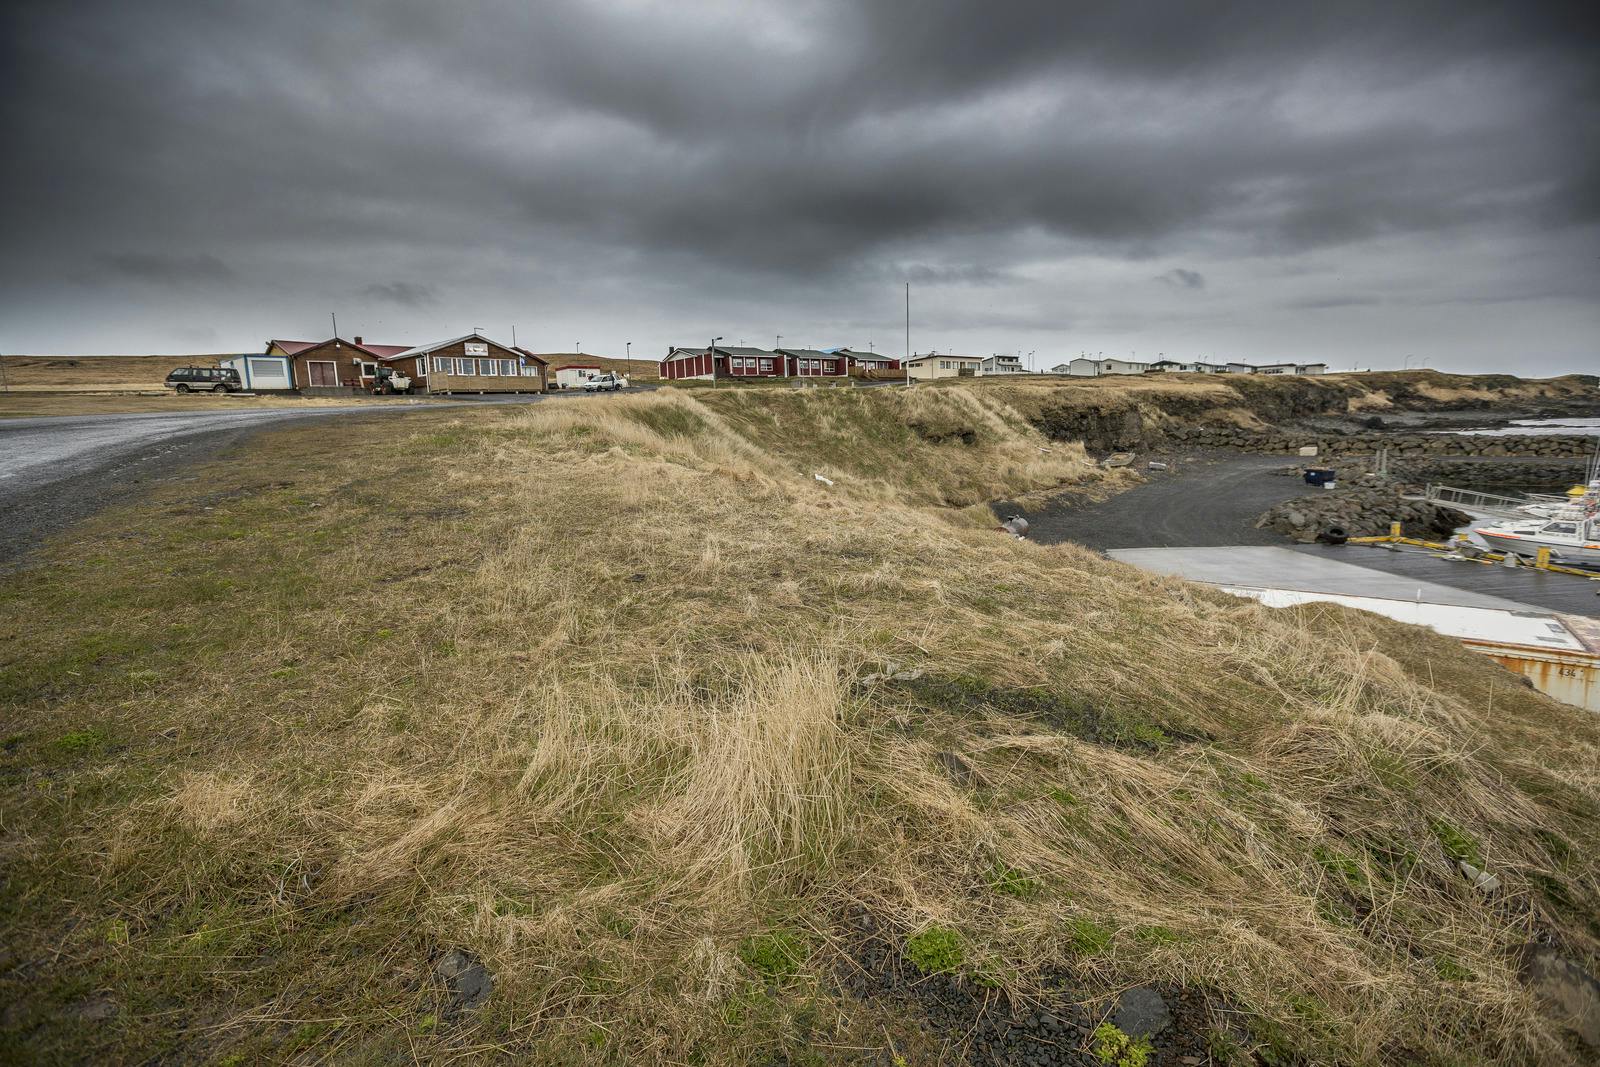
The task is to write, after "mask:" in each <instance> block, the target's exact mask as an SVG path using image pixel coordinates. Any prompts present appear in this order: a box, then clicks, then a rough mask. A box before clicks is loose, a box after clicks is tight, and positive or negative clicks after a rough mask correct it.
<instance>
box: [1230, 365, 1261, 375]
mask: <svg viewBox="0 0 1600 1067" xmlns="http://www.w3.org/2000/svg"><path fill="white" fill-rule="evenodd" d="M1222 366H1223V373H1224V374H1254V373H1255V372H1256V368H1255V364H1253V363H1224V364H1223V365H1222Z"/></svg>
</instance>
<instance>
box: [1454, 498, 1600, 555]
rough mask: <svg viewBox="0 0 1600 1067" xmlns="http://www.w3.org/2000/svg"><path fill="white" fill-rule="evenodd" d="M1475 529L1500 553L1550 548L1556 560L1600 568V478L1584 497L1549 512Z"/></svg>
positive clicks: (1520, 553)
mask: <svg viewBox="0 0 1600 1067" xmlns="http://www.w3.org/2000/svg"><path fill="white" fill-rule="evenodd" d="M1472 532H1473V533H1474V534H1476V535H1478V536H1479V537H1481V538H1482V539H1483V541H1484V543H1485V544H1487V545H1488V546H1489V547H1490V548H1492V549H1494V550H1495V551H1497V552H1508V553H1512V554H1514V555H1518V556H1537V555H1538V554H1539V550H1540V549H1541V548H1547V549H1549V550H1550V558H1551V559H1552V560H1554V561H1556V562H1557V563H1566V564H1578V565H1580V566H1585V567H1600V478H1591V479H1590V481H1589V484H1588V485H1587V486H1586V487H1585V489H1584V493H1583V495H1582V496H1580V497H1575V498H1573V499H1572V500H1571V501H1570V502H1569V503H1567V504H1566V505H1565V506H1563V507H1559V508H1556V509H1554V510H1552V511H1551V513H1550V514H1548V515H1538V516H1530V517H1528V518H1516V519H1506V520H1504V521H1501V522H1497V523H1493V524H1491V525H1489V526H1480V527H1475V528H1474V529H1473V531H1472Z"/></svg>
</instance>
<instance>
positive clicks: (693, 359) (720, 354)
mask: <svg viewBox="0 0 1600 1067" xmlns="http://www.w3.org/2000/svg"><path fill="white" fill-rule="evenodd" d="M785 364H786V360H785V358H784V356H783V355H781V354H780V353H778V352H774V351H772V350H770V349H766V348H723V347H721V346H720V345H719V346H718V347H717V348H715V349H711V348H681V347H677V348H669V349H668V350H667V358H666V359H663V360H662V361H661V377H662V378H663V379H666V380H669V381H671V380H679V379H684V378H704V379H706V380H707V381H709V380H711V379H712V378H713V377H715V378H782V377H783V376H784V375H785V374H786V373H787V372H786V370H785Z"/></svg>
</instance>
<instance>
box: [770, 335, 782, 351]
mask: <svg viewBox="0 0 1600 1067" xmlns="http://www.w3.org/2000/svg"><path fill="white" fill-rule="evenodd" d="M782 347H783V334H781V333H779V334H773V336H772V350H773V351H774V352H776V351H777V350H778V349H780V348H782Z"/></svg>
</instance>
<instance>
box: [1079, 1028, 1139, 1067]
mask: <svg viewBox="0 0 1600 1067" xmlns="http://www.w3.org/2000/svg"><path fill="white" fill-rule="evenodd" d="M1090 1047H1091V1050H1092V1051H1093V1052H1094V1058H1095V1059H1097V1060H1099V1061H1100V1062H1101V1063H1104V1064H1107V1065H1108V1067H1146V1065H1147V1064H1148V1063H1149V1062H1150V1057H1151V1056H1152V1055H1154V1054H1155V1046H1153V1045H1151V1044H1150V1039H1149V1038H1147V1037H1140V1038H1137V1039H1136V1038H1132V1037H1129V1036H1128V1035H1127V1034H1125V1033H1123V1031H1122V1028H1121V1027H1119V1026H1117V1024H1116V1023H1113V1022H1110V1021H1109V1020H1108V1021H1106V1022H1103V1023H1101V1024H1100V1025H1099V1026H1097V1027H1095V1028H1094V1033H1093V1034H1092V1035H1091V1037H1090Z"/></svg>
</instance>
